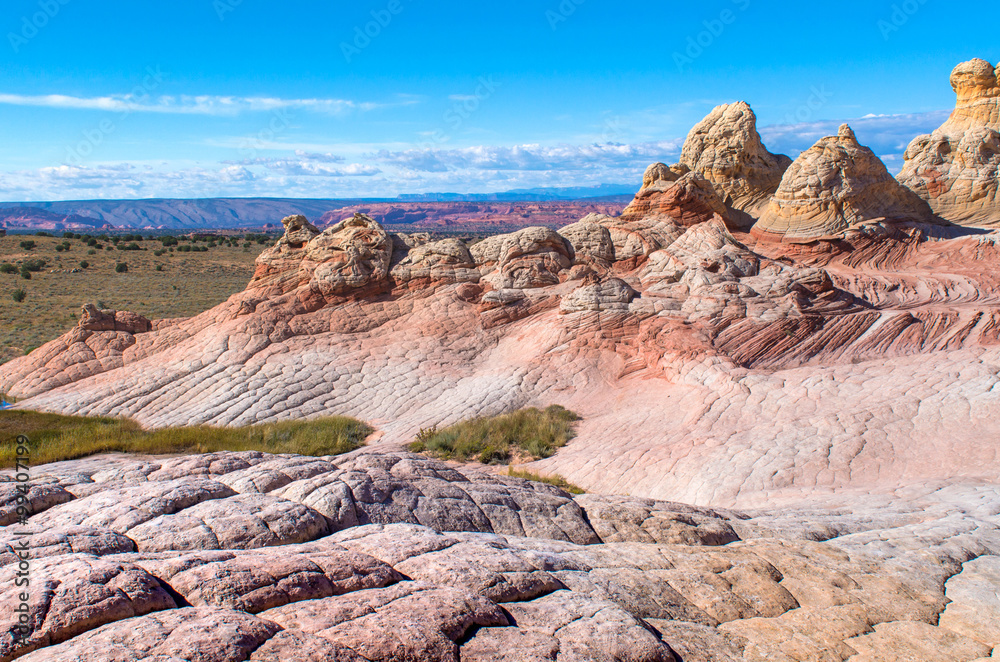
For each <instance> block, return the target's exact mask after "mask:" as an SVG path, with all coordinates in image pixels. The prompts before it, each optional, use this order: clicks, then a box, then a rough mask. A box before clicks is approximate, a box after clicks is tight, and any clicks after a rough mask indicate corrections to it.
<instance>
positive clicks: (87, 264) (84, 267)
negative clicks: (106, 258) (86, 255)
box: [80, 260, 90, 269]
mask: <svg viewBox="0 0 1000 662" xmlns="http://www.w3.org/2000/svg"><path fill="white" fill-rule="evenodd" d="M89 266H90V262H87V261H86V260H80V268H81V269H86V268H87V267H89Z"/></svg>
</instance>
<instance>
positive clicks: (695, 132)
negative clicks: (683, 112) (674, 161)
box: [675, 101, 792, 217]
mask: <svg viewBox="0 0 1000 662" xmlns="http://www.w3.org/2000/svg"><path fill="white" fill-rule="evenodd" d="M791 162H792V160H791V159H790V158H788V157H787V156H785V155H784V154H772V153H771V152H769V151H767V149H766V148H765V147H764V145H763V143H761V140H760V134H759V133H757V116H756V115H754V112H753V110H751V109H750V106H749V104H747V103H746V102H744V101H739V102H737V103H731V104H724V105H721V106H717V107H716V108H714V109H713V110H712V112H711V113H709V114H708V116H707V117H706V118H705V119H703V120H702V121H701V122H699V123H698V124H696V125H695V127H694V128H693V129H691V132H690V133H688V135H687V139H686V140H685V141H684V148H683V150H682V151H681V159H680V163H679V164H678V166H680V167H682V168H686V169H690V170H693V171H695V172H697V173H699V174H700V175H701V176H703V177H704V178H705V179H707V180H708V181H710V182H712V184H713V185H714V186H715V189H716V191H718V193H719V197H721V198H722V200H723V201H724V202H725V203H726V204H728V205H730V206H731V207H733V208H735V209H738V210H741V211H745V212H747V213H749V214H751V215H753V216H754V217H756V216H757V215H758V212H760V211H762V210H763V209H764V207H766V205H767V201H768V199H769V198H770V196H771V194H772V193H774V191H775V190H776V189H777V188H778V184H779V183H780V182H781V175H782V174H783V173H784V172H785V170H786V169H787V168H788V166H789V165H790V164H791ZM675 168H677V166H675ZM679 174H683V172H680V173H679Z"/></svg>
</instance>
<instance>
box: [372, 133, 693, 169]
mask: <svg viewBox="0 0 1000 662" xmlns="http://www.w3.org/2000/svg"><path fill="white" fill-rule="evenodd" d="M681 143H682V141H680V140H672V141H661V142H647V143H638V144H635V145H626V144H620V143H591V144H586V145H567V144H562V145H554V146H543V145H514V146H513V147H502V146H501V147H498V146H492V145H479V146H475V147H464V148H456V149H441V148H436V147H424V148H420V149H408V150H402V151H389V150H380V151H378V152H376V153H375V154H372V155H371V157H372V158H373V159H374V160H377V161H379V162H381V163H385V164H391V165H395V166H399V167H404V168H409V169H412V170H417V171H422V172H452V171H461V170H514V171H560V172H567V171H581V170H602V169H603V170H614V169H623V168H624V169H627V170H629V171H632V170H634V169H636V168H640V169H642V168H645V167H646V166H647V165H649V164H650V163H651V162H653V161H663V160H667V161H669V160H673V159H675V158H676V157H677V156H678V155H679V154H680V146H681ZM640 172H641V170H640Z"/></svg>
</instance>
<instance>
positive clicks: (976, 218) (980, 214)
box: [899, 59, 1000, 227]
mask: <svg viewBox="0 0 1000 662" xmlns="http://www.w3.org/2000/svg"><path fill="white" fill-rule="evenodd" d="M998 70H1000V65H998V67H997V68H994V67H993V65H992V64H990V63H989V62H987V61H985V60H979V59H975V60H970V61H968V62H963V63H962V64H960V65H958V66H957V67H955V69H954V71H952V72H951V86H952V87H953V88H954V90H955V94H956V95H957V102H956V105H955V110H954V111H953V112H952V114H951V116H950V117H949V118H948V121H946V122H945V123H944V124H942V125H941V127H940V128H938V129H937V130H936V131H934V133H931V134H929V135H923V136H918V137H917V138H915V139H914V140H913V142H911V143H910V146H909V147H908V148H907V149H906V154H905V160H906V162H905V164H904V165H903V171H902V172H901V173H900V175H899V181H900V182H902V183H903V184H905V185H906V186H908V187H909V188H911V189H912V190H914V191H915V192H916V193H917V194H918V195H919V196H920V197H922V198H924V199H925V200H927V201H928V202H929V203H930V205H931V208H932V209H933V210H934V211H935V212H936V213H937V214H938V215H939V216H941V217H942V218H944V219H947V220H949V221H951V222H953V223H959V224H961V225H971V226H979V227H1000V196H998V194H997V190H998V186H1000V133H998V131H1000V82H998V78H1000V76H998Z"/></svg>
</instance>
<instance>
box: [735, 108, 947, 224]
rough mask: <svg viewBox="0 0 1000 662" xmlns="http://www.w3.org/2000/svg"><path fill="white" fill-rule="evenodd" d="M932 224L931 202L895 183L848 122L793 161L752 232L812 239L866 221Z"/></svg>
mask: <svg viewBox="0 0 1000 662" xmlns="http://www.w3.org/2000/svg"><path fill="white" fill-rule="evenodd" d="M933 220H934V214H933V212H931V209H930V207H929V206H928V205H927V203H926V202H924V201H923V200H921V199H920V198H919V197H918V196H917V195H915V194H914V193H913V192H912V191H910V190H909V189H908V188H906V187H905V186H903V185H902V184H900V183H899V182H897V181H896V180H895V179H894V178H893V177H892V175H890V174H889V171H888V170H886V167H885V164H884V163H882V161H881V160H880V159H879V158H878V157H877V156H875V153H874V152H872V151H871V150H870V149H869V148H867V147H865V146H864V145H860V144H859V143H858V140H857V138H856V137H855V136H854V131H852V130H851V127H849V126H848V125H846V124H844V125H842V126H841V127H840V130H839V131H838V133H837V135H836V136H830V137H827V138H822V139H821V140H819V142H817V143H816V144H815V145H813V146H812V147H810V148H809V149H808V150H806V151H805V152H802V154H801V155H799V157H798V158H797V159H795V162H794V163H792V165H791V167H789V168H788V170H787V171H786V172H785V174H784V176H783V177H782V179H781V185H780V186H779V187H778V190H777V191H776V192H775V193H774V195H773V196H772V197H771V201H770V203H769V204H768V206H767V210H766V211H765V212H764V214H763V215H762V216H761V217H760V219H759V220H758V221H757V223H756V224H754V226H753V229H752V230H751V234H752V235H753V236H754V237H756V238H758V239H783V240H786V241H801V240H806V241H810V240H815V239H823V238H832V237H833V236H834V235H838V234H841V233H843V232H844V231H846V230H848V229H850V228H853V227H857V226H858V225H861V224H863V223H870V222H878V221H890V222H891V221H904V222H916V223H929V222H932V221H933Z"/></svg>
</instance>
